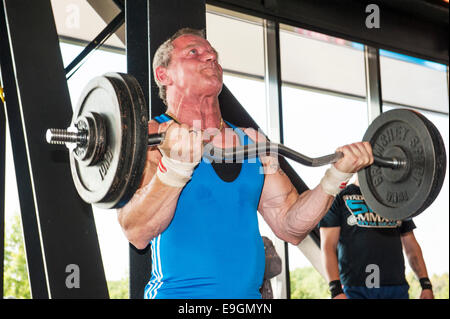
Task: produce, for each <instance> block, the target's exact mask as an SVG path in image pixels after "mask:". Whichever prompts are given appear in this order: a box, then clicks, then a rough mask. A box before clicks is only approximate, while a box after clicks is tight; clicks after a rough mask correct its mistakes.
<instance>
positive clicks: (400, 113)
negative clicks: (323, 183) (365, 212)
mask: <svg viewBox="0 0 450 319" xmlns="http://www.w3.org/2000/svg"><path fill="white" fill-rule="evenodd" d="M436 132H437V130H436ZM436 132H435V131H434V130H433V129H430V127H429V125H428V123H426V122H425V121H424V119H423V116H421V115H420V114H418V113H417V112H415V111H412V110H407V109H395V110H391V111H388V112H385V113H382V114H381V115H380V116H379V117H377V118H376V119H375V120H374V121H373V122H372V124H371V125H370V126H369V128H368V129H367V131H366V133H365V135H364V138H363V140H364V141H369V142H370V144H371V145H372V148H373V153H374V155H377V156H380V157H389V156H391V154H393V153H394V154H404V156H405V157H406V158H405V159H406V160H407V162H408V166H407V168H403V169H399V170H393V169H391V168H383V167H379V166H377V165H375V164H374V165H371V166H370V167H367V168H365V169H364V170H361V171H360V172H358V179H359V183H360V186H361V192H362V193H363V195H364V198H365V199H366V202H367V204H368V205H369V207H371V208H372V210H373V211H375V212H376V213H377V214H379V215H380V216H383V217H385V218H388V219H391V220H404V219H408V218H411V217H412V216H415V215H417V214H418V213H420V212H421V211H423V209H424V207H425V206H426V203H427V201H429V199H430V196H432V194H433V191H434V188H435V187H436V184H437V183H438V181H437V178H438V175H439V173H440V169H439V165H438V163H437V162H438V161H437V157H438V153H439V152H440V150H439V149H440V147H439V145H437V144H436V143H435V139H434V138H433V136H434V135H435V133H436ZM398 150H401V152H400V153H399V152H398Z"/></svg>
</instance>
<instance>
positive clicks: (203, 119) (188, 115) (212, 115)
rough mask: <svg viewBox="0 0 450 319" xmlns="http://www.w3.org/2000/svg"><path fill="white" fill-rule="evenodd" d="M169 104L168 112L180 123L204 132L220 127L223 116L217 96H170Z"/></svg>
mask: <svg viewBox="0 0 450 319" xmlns="http://www.w3.org/2000/svg"><path fill="white" fill-rule="evenodd" d="M167 102H168V105H169V106H168V108H167V111H168V112H169V113H171V114H172V115H173V116H174V117H175V118H176V120H177V121H178V122H180V123H183V124H187V125H188V126H189V127H193V128H196V129H202V130H205V129H207V128H219V127H220V123H221V120H222V114H221V113H220V107H219V99H218V97H217V95H213V96H201V97H187V96H186V95H181V94H171V95H170V97H169V95H168V98H167Z"/></svg>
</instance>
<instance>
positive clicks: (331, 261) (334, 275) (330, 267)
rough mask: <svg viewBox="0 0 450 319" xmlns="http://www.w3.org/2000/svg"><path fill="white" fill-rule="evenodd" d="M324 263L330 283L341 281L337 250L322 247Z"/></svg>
mask: <svg viewBox="0 0 450 319" xmlns="http://www.w3.org/2000/svg"><path fill="white" fill-rule="evenodd" d="M321 251H322V261H323V267H324V270H325V275H326V277H327V280H328V282H330V281H333V280H340V277H339V264H338V258H337V254H336V250H335V249H331V248H329V247H322V249H321Z"/></svg>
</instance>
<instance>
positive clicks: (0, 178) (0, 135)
mask: <svg viewBox="0 0 450 319" xmlns="http://www.w3.org/2000/svg"><path fill="white" fill-rule="evenodd" d="M0 8H1V7H0ZM0 78H1V76H0ZM0 87H2V81H0ZM0 94H1V93H0ZM5 164H6V116H5V109H4V108H3V102H2V101H1V97H0V299H3V273H4V260H5V184H6V183H5V182H6V180H5V177H6V176H5V166H6V165H5Z"/></svg>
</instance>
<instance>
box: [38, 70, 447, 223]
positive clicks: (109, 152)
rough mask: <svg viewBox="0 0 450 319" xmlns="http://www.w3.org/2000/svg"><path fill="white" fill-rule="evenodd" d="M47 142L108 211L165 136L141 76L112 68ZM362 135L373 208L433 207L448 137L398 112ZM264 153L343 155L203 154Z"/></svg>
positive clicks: (402, 213)
mask: <svg viewBox="0 0 450 319" xmlns="http://www.w3.org/2000/svg"><path fill="white" fill-rule="evenodd" d="M46 140H47V142H48V143H50V144H65V145H66V146H67V148H68V149H69V154H70V167H71V172H72V177H73V181H74V184H75V187H76V189H77V192H78V194H79V195H80V197H81V198H82V199H83V200H84V201H86V202H87V203H90V204H93V205H96V206H97V207H100V208H104V209H109V208H120V207H122V206H124V205H125V204H126V203H127V202H128V201H129V200H130V198H131V197H132V196H133V194H134V193H135V192H136V190H137V188H138V187H139V184H140V182H141V178H142V175H143V170H144V166H145V161H146V150H147V147H148V146H150V145H158V144H160V143H161V142H162V141H163V140H164V133H162V134H153V135H149V134H148V115H147V109H146V102H145V99H144V95H143V93H142V89H141V88H140V86H139V84H138V82H137V81H136V79H135V78H134V77H132V76H131V75H128V74H123V73H107V74H105V75H103V76H99V77H95V78H94V79H92V80H91V81H90V82H89V83H88V84H87V85H86V86H85V88H84V90H83V91H82V94H81V96H80V99H79V101H78V105H77V107H76V109H75V111H74V114H73V117H72V122H71V125H70V126H69V127H68V128H67V129H48V130H47V132H46ZM363 140H364V141H369V142H370V144H371V145H372V148H373V154H374V163H373V164H372V165H371V166H369V167H367V168H365V169H363V170H361V171H359V172H358V178H359V183H360V188H361V192H362V194H363V196H364V198H365V200H366V202H367V204H368V205H369V207H371V209H372V210H373V211H375V212H376V213H378V214H379V215H380V216H382V217H385V218H387V219H391V220H404V219H408V218H412V217H414V216H417V215H418V214H420V213H421V212H423V211H424V210H425V209H426V208H427V207H428V206H429V205H431V203H432V202H433V201H434V199H435V198H436V196H437V195H438V193H439V191H440V189H441V187H442V184H443V181H444V176H445V170H446V155H445V148H444V143H443V140H442V137H441V135H440V134H439V131H438V130H437V129H436V127H435V126H434V125H433V124H432V123H431V122H430V121H429V120H428V119H426V118H425V117H424V116H423V115H422V114H420V113H418V112H416V111H412V110H407V109H395V110H391V111H388V112H385V113H382V114H381V115H380V116H378V117H377V118H376V119H375V120H374V121H373V122H372V123H371V124H370V126H369V128H368V129H367V131H366V133H365V135H364V137H363ZM209 146H211V145H209ZM261 154H272V155H274V154H275V155H282V156H284V157H286V158H289V159H292V160H294V161H296V162H299V163H301V164H303V165H307V166H311V167H317V166H322V165H326V164H331V163H334V162H336V161H337V160H339V159H340V158H341V157H342V153H340V152H336V153H334V154H330V155H326V156H322V157H318V158H310V157H308V156H305V155H303V154H301V153H298V152H296V151H294V150H292V149H290V148H288V147H286V146H285V145H283V144H277V143H271V142H265V143H256V144H250V145H246V146H238V147H235V148H231V149H218V148H215V147H209V148H207V151H205V153H204V154H203V156H205V157H207V158H209V159H210V160H212V161H219V162H223V161H225V162H228V161H239V160H243V159H246V158H252V157H256V156H258V155H261Z"/></svg>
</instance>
